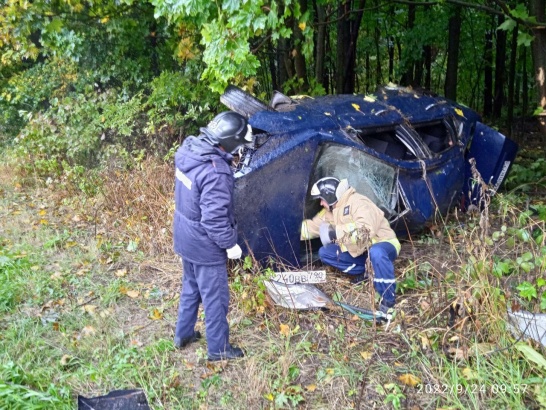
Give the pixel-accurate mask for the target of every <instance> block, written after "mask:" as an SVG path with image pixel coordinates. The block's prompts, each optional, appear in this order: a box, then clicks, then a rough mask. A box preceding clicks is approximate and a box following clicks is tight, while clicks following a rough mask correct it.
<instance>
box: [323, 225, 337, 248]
mask: <svg viewBox="0 0 546 410" xmlns="http://www.w3.org/2000/svg"><path fill="white" fill-rule="evenodd" d="M319 233H320V241H321V242H322V244H323V245H324V246H326V245H328V244H331V243H332V242H334V241H335V240H336V239H337V235H336V228H335V227H334V225H332V224H329V223H328V222H323V223H321V224H320V227H319Z"/></svg>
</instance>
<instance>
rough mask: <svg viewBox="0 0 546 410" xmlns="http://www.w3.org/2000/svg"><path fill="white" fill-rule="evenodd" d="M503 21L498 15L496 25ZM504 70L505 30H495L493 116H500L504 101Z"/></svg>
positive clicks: (502, 17)
mask: <svg viewBox="0 0 546 410" xmlns="http://www.w3.org/2000/svg"><path fill="white" fill-rule="evenodd" d="M503 22H504V16H499V17H498V22H497V26H500V25H501V24H502V23H503ZM505 72H506V31H505V30H497V44H496V52H495V95H494V98H493V118H500V117H501V115H502V106H503V103H504V80H505V78H504V73H505Z"/></svg>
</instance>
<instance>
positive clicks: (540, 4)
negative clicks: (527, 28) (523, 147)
mask: <svg viewBox="0 0 546 410" xmlns="http://www.w3.org/2000/svg"><path fill="white" fill-rule="evenodd" d="M530 11H531V15H533V16H534V17H535V18H536V20H537V21H538V22H541V23H544V22H545V21H546V0H531V2H530ZM533 34H534V36H535V38H534V40H533V44H532V47H533V64H534V67H535V79H536V83H537V90H538V105H539V106H540V107H542V114H541V115H540V116H539V124H540V125H541V130H542V133H543V134H544V135H545V136H546V29H545V28H544V27H537V28H535V29H533Z"/></svg>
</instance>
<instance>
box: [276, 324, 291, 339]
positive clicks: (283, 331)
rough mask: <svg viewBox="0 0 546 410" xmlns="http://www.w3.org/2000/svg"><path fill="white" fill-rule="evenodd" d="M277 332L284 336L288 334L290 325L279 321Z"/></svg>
mask: <svg viewBox="0 0 546 410" xmlns="http://www.w3.org/2000/svg"><path fill="white" fill-rule="evenodd" d="M279 333H280V334H281V335H283V336H285V337H288V336H289V335H290V326H288V325H284V324H282V323H281V325H280V326H279Z"/></svg>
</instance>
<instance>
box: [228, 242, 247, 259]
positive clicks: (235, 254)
mask: <svg viewBox="0 0 546 410" xmlns="http://www.w3.org/2000/svg"><path fill="white" fill-rule="evenodd" d="M226 252H227V257H228V258H229V259H239V258H240V257H241V256H242V255H243V251H242V249H241V247H240V246H239V245H237V244H235V246H234V247H232V248H229V249H226Z"/></svg>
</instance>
